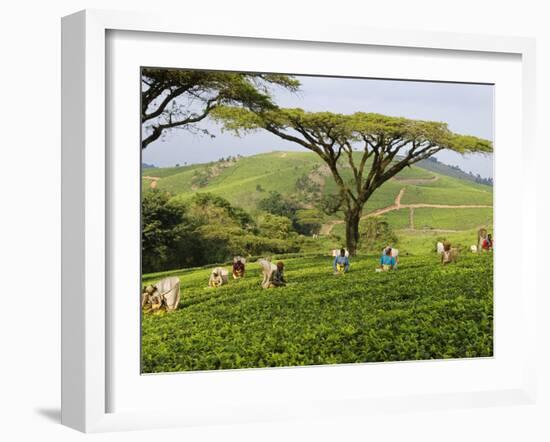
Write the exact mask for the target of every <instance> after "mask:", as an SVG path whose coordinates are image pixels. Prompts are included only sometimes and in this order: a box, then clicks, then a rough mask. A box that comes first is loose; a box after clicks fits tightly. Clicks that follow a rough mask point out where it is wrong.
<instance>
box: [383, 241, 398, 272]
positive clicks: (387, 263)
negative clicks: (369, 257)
mask: <svg viewBox="0 0 550 442" xmlns="http://www.w3.org/2000/svg"><path fill="white" fill-rule="evenodd" d="M396 264H397V262H396V259H395V257H394V256H392V254H391V247H388V248H387V249H386V250H385V251H384V253H383V254H382V256H381V257H380V268H381V269H382V270H383V271H384V272H388V271H390V270H395V266H396Z"/></svg>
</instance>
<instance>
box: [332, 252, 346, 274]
mask: <svg viewBox="0 0 550 442" xmlns="http://www.w3.org/2000/svg"><path fill="white" fill-rule="evenodd" d="M332 267H333V268H334V273H335V274H341V273H346V272H347V271H348V270H349V258H348V257H347V256H346V249H340V254H339V255H336V256H335V257H334V262H333V263H332Z"/></svg>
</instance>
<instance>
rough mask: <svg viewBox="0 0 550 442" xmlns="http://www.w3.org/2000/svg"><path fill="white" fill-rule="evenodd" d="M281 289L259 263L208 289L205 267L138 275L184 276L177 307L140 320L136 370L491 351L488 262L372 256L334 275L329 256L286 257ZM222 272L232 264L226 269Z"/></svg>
mask: <svg viewBox="0 0 550 442" xmlns="http://www.w3.org/2000/svg"><path fill="white" fill-rule="evenodd" d="M284 261H285V263H286V277H287V279H288V281H289V284H288V286H287V287H284V288H279V289H269V290H264V289H262V288H261V287H260V285H259V283H260V270H259V265H258V264H256V263H249V264H248V266H247V274H246V278H244V279H242V280H238V281H234V280H232V279H231V280H230V281H229V284H228V285H226V286H223V287H221V288H218V289H211V288H207V281H208V276H209V274H210V271H211V267H205V268H197V269H187V270H182V271H173V272H167V273H164V274H152V275H144V278H143V283H144V284H148V283H154V282H155V281H158V280H159V279H160V278H162V277H164V276H166V275H168V274H170V275H177V276H178V277H179V278H180V280H181V294H182V297H181V304H180V308H179V309H178V310H177V311H175V312H171V313H160V314H144V315H143V318H142V372H143V373H159V372H176V371H187V370H217V369H236V368H252V367H284V366H301V365H319V364H338V363H360V362H381V361H405V360H419V359H446V358H461V357H487V356H492V354H493V317H492V314H493V313H492V312H493V288H492V287H493V285H492V281H493V260H492V255H491V254H463V255H461V257H460V259H459V261H458V263H456V264H452V265H449V266H445V267H443V266H441V265H440V264H439V261H438V257H437V255H436V254H435V253H426V254H423V255H418V256H412V255H411V256H403V257H401V258H400V265H399V270H397V271H395V272H389V273H377V272H375V271H374V269H375V267H376V266H377V257H375V256H359V257H356V258H355V259H353V261H352V267H351V271H350V273H348V274H346V275H343V276H334V275H333V274H332V267H331V263H332V259H331V258H330V257H329V256H319V255H316V256H302V257H292V258H287V259H284ZM226 267H227V268H228V269H229V265H227V266H226Z"/></svg>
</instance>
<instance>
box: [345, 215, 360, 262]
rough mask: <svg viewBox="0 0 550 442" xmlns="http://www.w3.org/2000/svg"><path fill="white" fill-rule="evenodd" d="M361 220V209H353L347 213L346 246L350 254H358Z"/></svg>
mask: <svg viewBox="0 0 550 442" xmlns="http://www.w3.org/2000/svg"><path fill="white" fill-rule="evenodd" d="M360 220H361V210H353V211H351V212H348V213H346V248H347V249H348V252H349V254H350V256H355V255H356V254H357V246H358V243H359V221H360Z"/></svg>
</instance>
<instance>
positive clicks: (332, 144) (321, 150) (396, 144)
mask: <svg viewBox="0 0 550 442" xmlns="http://www.w3.org/2000/svg"><path fill="white" fill-rule="evenodd" d="M212 116H213V117H214V118H215V119H217V120H218V121H221V122H222V123H223V124H224V126H225V128H227V129H230V130H234V131H235V132H236V133H237V134H239V133H240V132H241V131H243V130H244V131H246V130H256V129H264V130H266V131H268V132H270V133H272V134H274V135H277V136H278V137H280V138H282V139H284V140H287V141H292V142H294V143H297V144H299V145H301V146H303V147H305V148H306V149H309V150H311V151H312V152H315V153H316V154H317V155H319V157H321V159H322V160H323V161H324V162H325V163H326V164H327V165H328V167H329V169H330V172H331V174H332V176H333V178H334V181H335V182H336V185H337V187H338V195H337V201H336V203H335V204H334V201H332V203H333V204H331V207H332V210H334V211H337V210H340V211H342V212H343V214H344V219H345V223H346V247H347V249H348V250H349V252H350V253H351V254H352V255H354V254H355V253H356V251H357V243H358V241H359V221H360V219H361V216H362V213H363V208H364V207H365V204H366V203H367V201H368V200H369V198H370V197H371V196H372V194H373V193H374V191H375V190H376V189H378V188H379V187H380V186H381V185H382V184H384V183H385V182H386V181H388V180H389V179H390V178H392V177H393V176H395V175H396V174H398V173H399V172H400V171H401V170H403V169H404V168H405V167H407V166H411V165H412V164H414V163H416V162H418V161H421V160H423V159H426V158H429V157H430V156H432V155H434V154H435V153H437V152H439V151H441V150H443V149H449V150H453V151H456V152H460V153H467V152H491V151H492V143H491V142H490V141H487V140H483V139H480V138H477V137H474V136H469V135H459V134H455V133H453V132H451V131H450V130H449V128H448V127H447V124H446V123H440V122H434V121H421V120H410V119H407V118H398V117H389V116H385V115H380V114H373V113H362V112H358V113H355V114H352V115H343V114H333V113H330V112H317V113H312V112H305V111H303V110H302V109H272V110H268V111H260V112H252V111H250V110H247V109H242V108H229V107H223V106H221V107H219V108H218V109H216V110H215V111H214V112H213V115H212ZM398 154H399V156H398ZM346 170H350V171H351V179H347V178H346V175H345V171H346Z"/></svg>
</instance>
